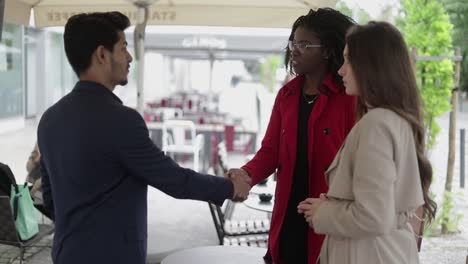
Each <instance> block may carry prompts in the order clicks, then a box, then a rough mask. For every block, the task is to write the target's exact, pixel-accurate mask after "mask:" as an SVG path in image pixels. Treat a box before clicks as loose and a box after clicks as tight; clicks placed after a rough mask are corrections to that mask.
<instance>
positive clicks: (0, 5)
mask: <svg viewBox="0 0 468 264" xmlns="http://www.w3.org/2000/svg"><path fill="white" fill-rule="evenodd" d="M4 11H5V0H0V42H2V32H3V24H4V21H3V13H4Z"/></svg>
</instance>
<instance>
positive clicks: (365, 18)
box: [357, 8, 372, 24]
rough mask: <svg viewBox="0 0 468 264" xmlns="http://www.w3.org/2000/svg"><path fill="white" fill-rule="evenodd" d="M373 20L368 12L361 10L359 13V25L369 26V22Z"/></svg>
mask: <svg viewBox="0 0 468 264" xmlns="http://www.w3.org/2000/svg"><path fill="white" fill-rule="evenodd" d="M371 20H372V17H371V16H370V15H369V13H367V12H366V10H364V9H362V8H360V9H359V11H358V13H357V22H358V23H359V24H367V22H369V21H371Z"/></svg>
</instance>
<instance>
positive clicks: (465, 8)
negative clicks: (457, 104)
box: [444, 0, 468, 92]
mask: <svg viewBox="0 0 468 264" xmlns="http://www.w3.org/2000/svg"><path fill="white" fill-rule="evenodd" d="M444 5H445V8H446V9H447V12H448V13H449V15H450V20H451V21H452V23H453V26H454V30H453V45H454V46H457V47H460V48H461V52H462V56H463V61H462V64H461V73H460V88H461V89H462V90H463V91H466V92H468V59H467V57H468V1H466V0H444Z"/></svg>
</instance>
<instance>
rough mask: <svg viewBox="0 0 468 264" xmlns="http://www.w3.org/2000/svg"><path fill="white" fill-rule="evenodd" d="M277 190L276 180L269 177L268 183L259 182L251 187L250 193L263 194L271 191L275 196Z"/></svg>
mask: <svg viewBox="0 0 468 264" xmlns="http://www.w3.org/2000/svg"><path fill="white" fill-rule="evenodd" d="M275 191H276V181H273V180H272V179H268V181H267V182H266V184H263V185H260V184H257V185H255V186H253V187H252V189H250V193H253V194H261V193H269V194H271V195H273V196H274V194H275Z"/></svg>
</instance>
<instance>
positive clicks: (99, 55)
mask: <svg viewBox="0 0 468 264" xmlns="http://www.w3.org/2000/svg"><path fill="white" fill-rule="evenodd" d="M94 56H95V58H96V61H97V62H98V63H99V64H104V63H105V62H106V56H107V53H106V48H104V46H102V45H100V46H98V47H97V49H96V51H95V52H94Z"/></svg>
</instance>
